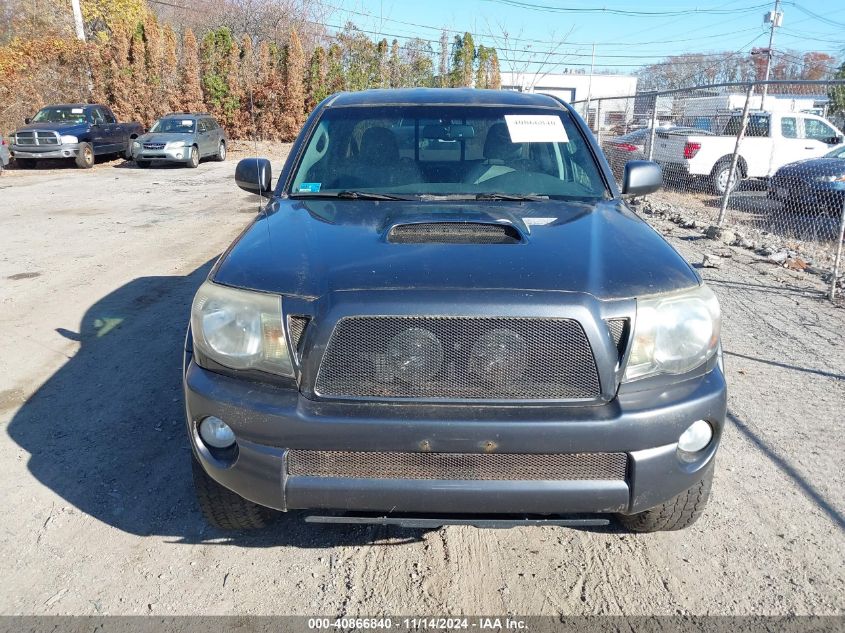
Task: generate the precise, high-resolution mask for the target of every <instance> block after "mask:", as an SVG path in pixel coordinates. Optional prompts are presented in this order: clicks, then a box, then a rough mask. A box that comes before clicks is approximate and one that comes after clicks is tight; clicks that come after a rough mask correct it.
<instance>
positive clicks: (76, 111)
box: [70, 108, 82, 114]
mask: <svg viewBox="0 0 845 633" xmlns="http://www.w3.org/2000/svg"><path fill="white" fill-rule="evenodd" d="M70 113H71V114H82V108H71V109H70Z"/></svg>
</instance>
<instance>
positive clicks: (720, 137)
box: [572, 80, 845, 300]
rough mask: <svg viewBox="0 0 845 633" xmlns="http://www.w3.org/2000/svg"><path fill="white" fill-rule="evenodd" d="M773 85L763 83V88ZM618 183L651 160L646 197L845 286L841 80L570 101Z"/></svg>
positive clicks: (835, 288) (672, 213) (652, 205)
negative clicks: (636, 164)
mask: <svg viewBox="0 0 845 633" xmlns="http://www.w3.org/2000/svg"><path fill="white" fill-rule="evenodd" d="M764 86H765V88H764ZM572 105H573V106H574V107H575V108H576V110H577V111H578V112H579V113H580V114H581V116H582V117H583V118H584V120H585V121H587V123H588V124H589V126H590V128H591V129H592V130H593V133H594V134H595V135H596V138H597V139H598V141H599V144H600V145H601V147H602V149H603V150H604V153H605V155H606V157H607V160H608V162H609V163H610V166H611V169H612V171H613V174H614V176H615V178H616V179H617V182H618V183H619V184H620V185H621V181H622V178H623V174H624V169H625V164H626V163H627V162H628V161H629V160H637V159H639V160H654V161H656V162H657V163H659V164H660V166H661V167H662V168H663V180H664V187H663V189H662V190H661V191H660V192H659V193H657V194H653V195H651V196H649V197H648V198H647V199H646V200H644V201H643V202H642V207H641V208H642V209H643V210H644V211H645V212H646V214H647V215H648V214H650V215H657V216H660V217H668V218H669V219H671V220H673V221H675V222H677V223H679V224H681V225H682V226H684V227H686V228H699V229H701V230H702V231H703V232H704V233H705V234H706V235H707V237H710V238H711V239H714V240H719V241H720V242H723V243H725V244H730V245H734V246H740V247H743V248H746V249H749V250H753V251H755V252H756V253H757V254H759V255H761V256H763V257H766V258H767V259H769V260H770V261H772V262H773V263H775V264H778V265H781V266H784V267H786V268H790V269H792V270H800V271H805V272H806V273H808V274H816V275H819V276H820V277H821V278H822V279H824V281H825V282H826V283H829V296H830V298H831V300H833V299H835V298H836V297H837V295H838V296H839V297H840V298H841V297H842V295H843V294H845V274H843V270H842V269H843V262H842V257H843V255H842V247H843V244H842V243H843V230H845V137H843V129H845V111H843V110H842V109H840V108H843V107H845V80H837V81H794V82H790V81H768V82H753V83H732V84H714V85H709V86H698V87H694V88H688V89H684V90H671V91H664V92H646V93H640V94H637V95H631V96H626V97H613V98H595V99H591V100H589V101H576V102H573V104H572Z"/></svg>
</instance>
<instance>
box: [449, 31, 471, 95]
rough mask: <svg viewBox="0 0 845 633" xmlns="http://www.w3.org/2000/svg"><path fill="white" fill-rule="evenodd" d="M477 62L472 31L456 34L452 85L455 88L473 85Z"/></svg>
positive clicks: (453, 45) (453, 46)
mask: <svg viewBox="0 0 845 633" xmlns="http://www.w3.org/2000/svg"><path fill="white" fill-rule="evenodd" d="M474 64H475V43H474V42H473V40H472V35H471V34H470V33H464V35H463V37H462V36H460V35H456V36H455V40H454V42H453V43H452V71H451V81H450V85H451V86H452V87H453V88H458V87H468V86H472V80H473V74H474V73H473V68H474Z"/></svg>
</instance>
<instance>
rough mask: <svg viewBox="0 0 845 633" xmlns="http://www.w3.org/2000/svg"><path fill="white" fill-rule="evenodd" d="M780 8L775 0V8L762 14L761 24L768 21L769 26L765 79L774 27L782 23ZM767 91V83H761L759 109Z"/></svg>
mask: <svg viewBox="0 0 845 633" xmlns="http://www.w3.org/2000/svg"><path fill="white" fill-rule="evenodd" d="M779 8H780V0H775V10H774V11H769V12H768V13H767V14H766V15H764V16H763V24H765V23H766V22H768V23H769V24H770V25H771V26H770V27H769V48H767V49H766V77H765V79H766V81H768V80H769V73H770V72H771V69H772V53H773V51H772V44H773V43H774V41H775V27H778V26H780V25H781V24H783V13H781V12H780V11H778V9H779ZM768 91H769V84H763V96H762V97H761V98H760V109H761V110H765V109H766V93H767V92H768Z"/></svg>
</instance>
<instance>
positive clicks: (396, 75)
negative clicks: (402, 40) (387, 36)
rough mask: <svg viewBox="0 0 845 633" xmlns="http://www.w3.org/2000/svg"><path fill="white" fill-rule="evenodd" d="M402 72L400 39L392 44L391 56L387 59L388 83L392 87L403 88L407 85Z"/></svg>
mask: <svg viewBox="0 0 845 633" xmlns="http://www.w3.org/2000/svg"><path fill="white" fill-rule="evenodd" d="M402 75H403V73H402V59H401V58H400V56H399V41H398V40H393V42H392V43H391V44H390V57H389V58H388V60H387V85H388V86H389V87H390V88H401V87H402V86H404V85H405V82H404V78H403V76H402Z"/></svg>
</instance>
